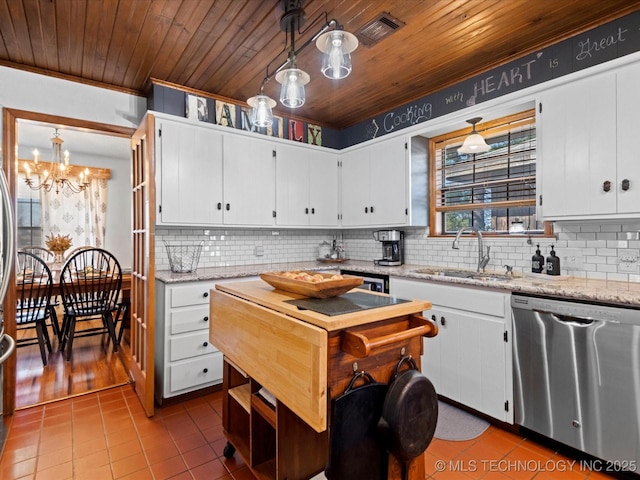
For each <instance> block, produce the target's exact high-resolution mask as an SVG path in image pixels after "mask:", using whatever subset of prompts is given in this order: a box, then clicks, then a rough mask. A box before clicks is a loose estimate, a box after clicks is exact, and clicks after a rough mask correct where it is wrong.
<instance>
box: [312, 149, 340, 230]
mask: <svg viewBox="0 0 640 480" xmlns="http://www.w3.org/2000/svg"><path fill="white" fill-rule="evenodd" d="M309 211H310V212H311V214H310V215H309V225H313V226H317V227H336V226H337V225H338V159H337V158H336V155H335V154H333V153H326V152H320V151H318V150H312V151H311V153H310V155H309Z"/></svg>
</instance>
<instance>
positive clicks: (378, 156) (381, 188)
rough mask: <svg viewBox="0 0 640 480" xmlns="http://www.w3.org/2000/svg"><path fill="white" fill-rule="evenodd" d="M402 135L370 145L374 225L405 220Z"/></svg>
mask: <svg viewBox="0 0 640 480" xmlns="http://www.w3.org/2000/svg"><path fill="white" fill-rule="evenodd" d="M405 145H406V144H405V139H404V137H399V138H392V139H390V140H386V141H384V142H380V143H378V144H376V145H372V146H371V147H369V148H370V157H369V158H370V167H369V171H370V175H371V176H370V192H371V193H370V195H371V200H370V201H371V206H372V207H373V213H372V215H371V219H372V221H373V224H374V225H380V226H386V225H404V224H406V222H407V155H406V151H407V150H406V146H405Z"/></svg>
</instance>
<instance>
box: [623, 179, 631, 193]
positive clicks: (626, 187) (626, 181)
mask: <svg viewBox="0 0 640 480" xmlns="http://www.w3.org/2000/svg"><path fill="white" fill-rule="evenodd" d="M629 186H630V185H629V179H627V178H625V179H624V180H622V190H623V191H624V192H626V191H627V190H629Z"/></svg>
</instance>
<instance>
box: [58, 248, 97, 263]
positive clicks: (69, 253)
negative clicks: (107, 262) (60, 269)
mask: <svg viewBox="0 0 640 480" xmlns="http://www.w3.org/2000/svg"><path fill="white" fill-rule="evenodd" d="M90 248H94V247H92V246H91V245H80V246H79V247H75V248H71V249H69V250H67V251H66V252H65V254H64V258H65V260H68V259H69V258H71V256H72V255H75V254H76V253H78V252H81V251H82V250H88V249H90Z"/></svg>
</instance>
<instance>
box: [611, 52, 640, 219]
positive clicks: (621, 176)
mask: <svg viewBox="0 0 640 480" xmlns="http://www.w3.org/2000/svg"><path fill="white" fill-rule="evenodd" d="M639 79H640V64H634V65H631V66H628V67H626V68H624V69H623V70H621V71H620V72H618V74H617V94H618V103H617V107H618V108H617V122H616V127H617V133H618V136H617V140H618V162H617V167H618V171H617V173H618V175H617V178H616V180H617V183H616V189H617V199H618V213H620V214H631V215H632V216H634V217H637V216H638V215H640V154H639V153H638V112H639V111H640V90H639V89H638V82H639Z"/></svg>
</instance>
